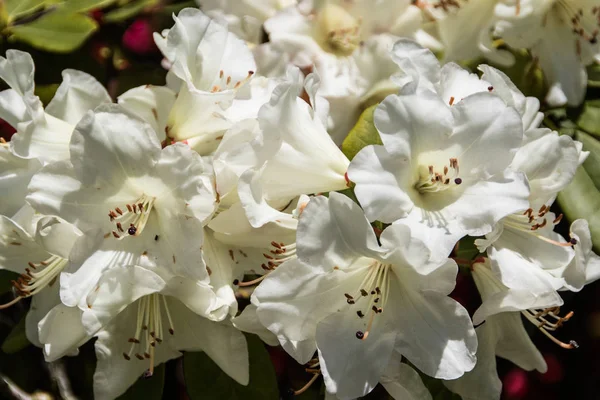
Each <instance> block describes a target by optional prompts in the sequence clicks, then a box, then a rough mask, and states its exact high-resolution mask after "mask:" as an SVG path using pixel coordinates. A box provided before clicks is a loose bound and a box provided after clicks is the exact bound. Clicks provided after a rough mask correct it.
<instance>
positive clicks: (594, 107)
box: [575, 100, 600, 136]
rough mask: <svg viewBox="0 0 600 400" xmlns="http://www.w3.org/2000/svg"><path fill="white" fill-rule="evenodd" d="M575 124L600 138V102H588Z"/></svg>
mask: <svg viewBox="0 0 600 400" xmlns="http://www.w3.org/2000/svg"><path fill="white" fill-rule="evenodd" d="M575 122H577V125H578V126H579V127H580V128H581V129H583V130H584V131H586V132H588V133H591V134H592V135H595V136H600V100H590V101H586V102H585V104H584V105H583V111H582V112H581V114H580V115H579V118H578V119H577V121H575Z"/></svg>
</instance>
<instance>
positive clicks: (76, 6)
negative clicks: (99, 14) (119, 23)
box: [61, 0, 117, 13]
mask: <svg viewBox="0 0 600 400" xmlns="http://www.w3.org/2000/svg"><path fill="white" fill-rule="evenodd" d="M116 1H117V0H67V1H64V2H63V4H62V5H61V11H62V12H69V13H74V12H85V11H90V10H94V9H97V8H105V7H108V6H110V5H112V4H113V3H115V2H116Z"/></svg>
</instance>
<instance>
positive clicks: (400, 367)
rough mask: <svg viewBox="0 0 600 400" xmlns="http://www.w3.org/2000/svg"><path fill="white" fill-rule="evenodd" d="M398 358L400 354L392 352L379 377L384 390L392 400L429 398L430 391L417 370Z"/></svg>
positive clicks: (423, 399)
mask: <svg viewBox="0 0 600 400" xmlns="http://www.w3.org/2000/svg"><path fill="white" fill-rule="evenodd" d="M400 360H401V356H400V354H398V353H397V352H394V354H393V355H392V357H391V359H390V362H389V364H388V366H387V368H386V370H385V372H384V374H383V376H382V377H381V379H380V382H381V384H382V385H383V387H384V388H385V390H386V391H387V392H388V393H389V395H390V396H392V398H394V400H431V399H432V397H431V393H429V390H428V389H427V387H426V386H425V385H424V384H423V381H422V380H421V377H420V376H419V374H418V373H417V371H415V370H414V368H412V367H410V366H409V365H408V364H404V363H402V362H400Z"/></svg>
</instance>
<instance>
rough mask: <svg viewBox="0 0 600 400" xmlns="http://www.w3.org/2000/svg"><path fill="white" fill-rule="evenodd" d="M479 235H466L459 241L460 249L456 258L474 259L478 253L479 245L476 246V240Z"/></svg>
mask: <svg viewBox="0 0 600 400" xmlns="http://www.w3.org/2000/svg"><path fill="white" fill-rule="evenodd" d="M476 239H477V237H474V236H465V237H464V238H462V239H460V241H459V242H458V250H457V251H456V258H460V259H464V260H473V259H474V258H475V257H476V256H477V255H478V254H479V250H477V246H475V240H476Z"/></svg>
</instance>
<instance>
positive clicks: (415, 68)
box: [392, 39, 440, 94]
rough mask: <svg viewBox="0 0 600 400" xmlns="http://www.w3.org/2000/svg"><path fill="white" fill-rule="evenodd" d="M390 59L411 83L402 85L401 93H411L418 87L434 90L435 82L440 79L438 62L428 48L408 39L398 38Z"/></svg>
mask: <svg viewBox="0 0 600 400" xmlns="http://www.w3.org/2000/svg"><path fill="white" fill-rule="evenodd" d="M392 59H393V60H394V62H395V63H396V64H398V66H399V67H400V69H401V70H402V72H403V73H404V74H406V75H407V76H408V77H410V78H411V80H412V81H411V83H410V84H406V85H405V86H403V87H402V89H401V90H402V93H403V94H405V93H412V92H414V91H416V90H417V88H418V89H420V90H430V91H432V92H435V91H436V90H435V84H436V83H437V82H439V80H440V63H439V61H438V60H437V58H436V57H435V55H434V54H433V53H432V52H431V51H430V50H428V49H425V48H423V47H421V46H420V45H418V44H416V43H415V42H413V41H411V40H408V39H400V40H399V41H397V42H396V44H394V48H393V49H392Z"/></svg>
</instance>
